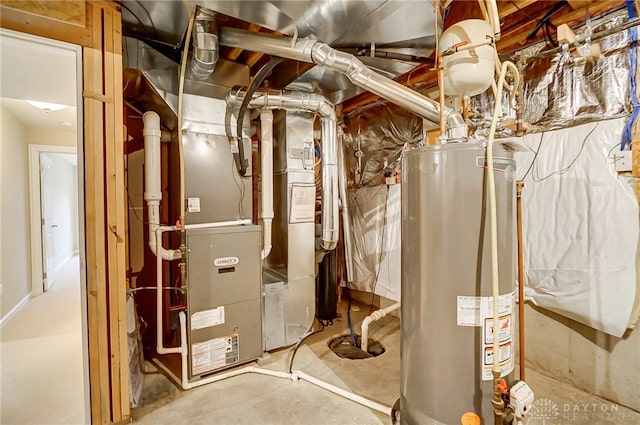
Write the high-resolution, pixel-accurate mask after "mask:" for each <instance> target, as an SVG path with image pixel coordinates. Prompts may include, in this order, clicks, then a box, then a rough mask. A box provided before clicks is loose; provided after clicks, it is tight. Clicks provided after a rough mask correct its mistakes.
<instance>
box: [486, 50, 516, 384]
mask: <svg viewBox="0 0 640 425" xmlns="http://www.w3.org/2000/svg"><path fill="white" fill-rule="evenodd" d="M508 69H510V70H511V72H512V73H513V76H514V85H513V87H518V85H519V84H520V74H519V73H518V68H517V67H516V66H515V65H514V64H513V63H512V62H509V61H505V62H503V63H502V68H501V69H500V77H499V78H498V87H497V93H496V99H495V108H494V111H493V117H492V119H491V127H490V128H489V137H488V139H487V173H488V178H487V184H488V186H489V223H490V226H489V227H490V235H491V287H492V294H493V372H494V376H500V359H499V357H500V332H499V325H498V324H499V320H500V316H499V308H498V307H499V306H498V301H499V298H500V273H499V270H498V218H497V205H496V183H495V178H494V175H493V142H494V139H495V135H496V127H497V125H498V118H499V116H500V115H502V106H501V103H502V102H501V98H502V88H503V86H504V83H505V78H506V75H507V70H508Z"/></svg>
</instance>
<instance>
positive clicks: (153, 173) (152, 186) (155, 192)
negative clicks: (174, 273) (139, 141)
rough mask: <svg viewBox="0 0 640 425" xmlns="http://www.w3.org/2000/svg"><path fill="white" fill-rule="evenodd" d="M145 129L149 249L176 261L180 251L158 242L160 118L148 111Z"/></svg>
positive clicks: (145, 114) (143, 132)
mask: <svg viewBox="0 0 640 425" xmlns="http://www.w3.org/2000/svg"><path fill="white" fill-rule="evenodd" d="M142 122H143V123H144V128H143V130H142V134H143V136H144V179H145V182H144V185H145V191H144V200H145V201H146V202H147V207H148V211H149V217H148V220H149V248H150V249H151V252H153V254H154V255H156V256H159V257H161V258H162V259H163V260H168V261H171V260H176V259H178V258H181V257H182V253H181V252H180V250H177V249H176V250H167V249H164V248H163V247H162V243H158V242H157V241H156V230H157V229H158V227H159V226H160V201H161V200H162V190H161V188H160V186H161V175H160V140H161V137H162V131H161V130H160V116H159V115H158V114H157V113H155V112H153V111H148V112H145V113H144V115H142Z"/></svg>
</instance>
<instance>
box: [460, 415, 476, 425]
mask: <svg viewBox="0 0 640 425" xmlns="http://www.w3.org/2000/svg"><path fill="white" fill-rule="evenodd" d="M460 424H461V425H480V416H478V415H476V414H475V413H473V412H467V413H465V414H463V415H462V417H460Z"/></svg>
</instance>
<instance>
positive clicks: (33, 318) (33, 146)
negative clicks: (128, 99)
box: [0, 29, 90, 424]
mask: <svg viewBox="0 0 640 425" xmlns="http://www.w3.org/2000/svg"><path fill="white" fill-rule="evenodd" d="M0 54H1V56H2V57H1V60H0V66H1V67H2V69H1V72H0V75H2V85H1V86H0V98H1V99H0V100H1V102H0V104H1V107H2V113H1V114H0V115H1V117H0V118H1V119H2V126H1V127H2V140H1V141H0V142H1V143H0V148H1V151H0V159H1V164H2V166H1V167H0V173H1V174H2V211H3V213H2V217H0V219H1V221H2V229H1V230H2V238H1V239H2V256H1V257H0V258H1V262H0V274H1V275H2V283H1V287H2V310H1V311H0V313H1V314H0V316H1V317H2V344H1V349H2V356H1V361H2V367H1V368H2V371H3V373H2V387H1V390H2V392H1V394H0V401H1V402H2V408H1V409H0V412H1V416H0V422H1V423H69V424H82V423H89V422H90V414H89V374H88V343H87V336H88V335H87V291H86V283H85V279H84V277H83V276H84V274H83V273H81V267H82V266H81V265H82V264H84V263H85V252H84V243H83V239H82V237H79V235H82V234H83V230H82V229H83V228H84V208H81V207H80V206H81V205H84V199H83V193H84V170H83V166H82V164H83V158H82V152H83V149H82V140H83V136H82V128H83V127H82V125H81V124H82V122H83V120H82V107H81V105H82V98H81V87H82V50H81V48H80V47H79V46H75V45H71V44H68V43H63V42H57V41H53V40H50V39H45V38H41V37H37V36H32V35H27V34H23V33H18V32H14V31H8V30H4V29H3V30H0ZM43 64H46V69H44V68H43ZM79 105H80V107H78V106H79ZM78 154H79V155H80V158H78ZM5 207H6V208H5ZM5 235H7V236H8V237H5ZM56 275H57V276H58V277H57V278H56Z"/></svg>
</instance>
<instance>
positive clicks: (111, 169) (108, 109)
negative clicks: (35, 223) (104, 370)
mask: <svg viewBox="0 0 640 425" xmlns="http://www.w3.org/2000/svg"><path fill="white" fill-rule="evenodd" d="M112 28H113V12H112V11H111V10H108V9H103V37H104V41H103V51H102V55H103V61H104V64H103V70H104V81H103V87H104V96H105V97H109V95H110V94H111V93H113V91H114V87H113V80H114V75H113V49H114V46H113V37H112V36H111V31H112ZM104 108H105V115H104V118H105V120H104V131H105V146H104V150H105V155H104V160H105V194H106V200H107V202H106V205H105V207H106V215H107V217H106V219H107V220H106V221H107V227H106V228H107V235H106V242H107V246H106V248H107V250H106V253H107V261H106V267H107V285H108V286H107V298H108V302H109V311H108V314H109V317H108V318H109V324H110V325H111V326H110V330H109V352H110V354H111V355H110V356H109V361H110V365H109V368H110V390H111V408H112V412H111V414H112V418H111V420H112V421H113V422H119V421H120V416H121V415H122V403H121V398H120V387H121V379H120V376H121V375H120V356H117V355H113V352H114V351H119V347H118V345H119V340H120V336H119V330H120V326H119V323H118V322H119V317H118V308H117V306H118V299H117V296H118V291H117V289H118V287H117V284H118V278H119V276H118V263H117V261H116V258H117V240H114V239H117V234H118V227H117V211H116V210H115V208H114V207H115V205H116V192H115V187H114V186H115V178H116V172H115V168H116V166H115V162H116V158H115V155H114V143H113V142H115V138H116V134H117V133H119V132H116V130H115V128H114V126H113V123H114V120H115V117H114V115H115V110H114V108H113V102H112V103H108V104H105V105H104Z"/></svg>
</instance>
